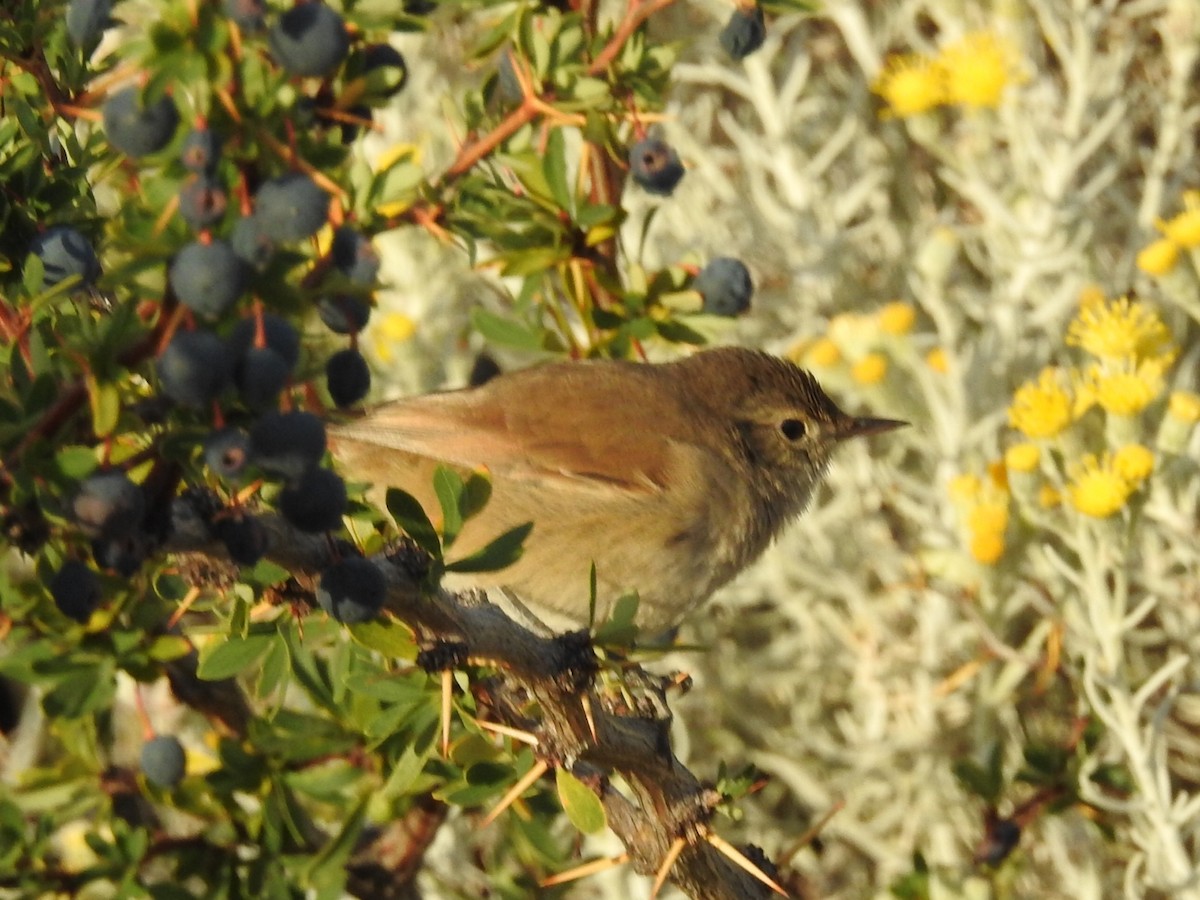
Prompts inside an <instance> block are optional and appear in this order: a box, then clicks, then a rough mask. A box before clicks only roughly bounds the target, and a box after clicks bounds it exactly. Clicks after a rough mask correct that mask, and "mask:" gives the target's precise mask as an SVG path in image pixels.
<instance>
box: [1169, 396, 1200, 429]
mask: <svg viewBox="0 0 1200 900" xmlns="http://www.w3.org/2000/svg"><path fill="white" fill-rule="evenodd" d="M1167 415H1169V416H1171V417H1172V418H1174V419H1178V420H1179V421H1181V422H1185V423H1188V422H1190V423H1195V422H1200V395H1197V394H1193V393H1192V392H1191V391H1175V392H1174V393H1172V394H1171V396H1170V398H1169V399H1168V400H1167Z"/></svg>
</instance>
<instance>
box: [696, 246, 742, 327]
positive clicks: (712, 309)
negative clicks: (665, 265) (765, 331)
mask: <svg viewBox="0 0 1200 900" xmlns="http://www.w3.org/2000/svg"><path fill="white" fill-rule="evenodd" d="M692 287H693V288H694V289H695V290H697V291H699V292H700V295H701V296H702V297H703V298H704V311H705V312H706V313H710V314H712V315H714V316H736V315H739V314H741V313H744V312H745V311H746V310H748V309H749V308H750V297H751V296H752V295H753V294H754V284H753V283H752V282H751V281H750V272H749V270H748V269H747V268H746V267H745V266H744V265H743V264H742V261H741V260H738V259H733V258H732V257H728V256H718V257H717V258H716V259H714V260H712V261H711V262H710V263H709V264H708V265H707V266H705V267H704V268H703V269H701V270H700V274H699V275H697V276H696V280H695V281H693V282H692Z"/></svg>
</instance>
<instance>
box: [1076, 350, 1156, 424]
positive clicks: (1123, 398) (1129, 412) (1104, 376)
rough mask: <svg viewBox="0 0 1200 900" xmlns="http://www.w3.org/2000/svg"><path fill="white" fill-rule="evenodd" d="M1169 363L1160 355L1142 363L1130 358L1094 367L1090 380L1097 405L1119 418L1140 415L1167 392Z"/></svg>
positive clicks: (1089, 375) (1090, 372)
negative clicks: (1166, 380)
mask: <svg viewBox="0 0 1200 900" xmlns="http://www.w3.org/2000/svg"><path fill="white" fill-rule="evenodd" d="M1168 361H1169V358H1168V357H1162V356H1160V357H1156V358H1154V359H1147V360H1145V361H1143V362H1141V363H1137V362H1135V361H1134V360H1133V359H1126V360H1123V361H1122V362H1119V363H1108V364H1106V365H1103V366H1092V368H1091V369H1090V370H1089V371H1088V380H1089V381H1090V382H1091V384H1092V390H1093V392H1094V393H1095V397H1096V402H1097V403H1099V404H1100V406H1102V407H1103V408H1104V411H1105V412H1108V413H1112V414H1113V415H1115V416H1136V415H1137V414H1138V413H1140V412H1141V411H1142V410H1144V409H1145V408H1146V407H1147V406H1149V405H1150V404H1151V403H1152V402H1153V401H1154V400H1155V399H1156V398H1157V397H1158V396H1159V395H1160V394H1161V393H1162V392H1163V388H1164V382H1163V372H1164V371H1165V370H1166V367H1167V363H1168Z"/></svg>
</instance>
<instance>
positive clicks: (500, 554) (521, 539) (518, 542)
mask: <svg viewBox="0 0 1200 900" xmlns="http://www.w3.org/2000/svg"><path fill="white" fill-rule="evenodd" d="M532 530H533V523H532V522H526V523H525V524H524V525H518V526H516V527H515V528H510V529H509V530H508V531H506V532H504V534H502V535H500V537H498V538H496V539H495V540H494V541H492V542H491V543H490V544H488V545H487V546H486V547H484V548H483V549H481V550H478V551H476V552H475V553H472V554H471V555H470V556H467V557H465V558H463V559H460V560H457V561H456V562H452V563H447V564H446V571H447V572H494V571H496V570H497V569H503V568H505V567H506V566H511V565H512V564H513V563H514V562H516V561H517V560H518V559H520V558H521V550H522V545H523V544H524V543H525V538H527V537H528V536H529V532H531V531H532Z"/></svg>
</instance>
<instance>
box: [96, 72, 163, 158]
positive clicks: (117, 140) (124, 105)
mask: <svg viewBox="0 0 1200 900" xmlns="http://www.w3.org/2000/svg"><path fill="white" fill-rule="evenodd" d="M177 125H179V110H177V109H176V108H175V101H174V100H172V99H171V98H170V97H168V96H167V95H165V94H164V95H163V96H161V97H159V98H158V99H157V100H155V101H154V102H153V103H151V104H149V105H148V106H146V105H143V104H142V96H141V91H140V90H138V89H137V88H136V87H133V86H130V87H126V88H122V89H121V90H119V91H117V92H116V93H115V94H112V95H111V96H110V97H109V98H108V100H107V101H105V103H104V131H105V133H106V134H107V135H108V142H109V143H110V144H112V145H113V146H114V147H116V148H117V149H118V150H120V151H121V152H122V153H124V154H126V155H128V156H133V157H139V156H146V155H147V154H149V153H155V152H157V151H159V150H161V149H162V148H163V147H165V146H167V144H169V143H170V142H171V138H172V136H173V135H174V134H175V128H176V126H177Z"/></svg>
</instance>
